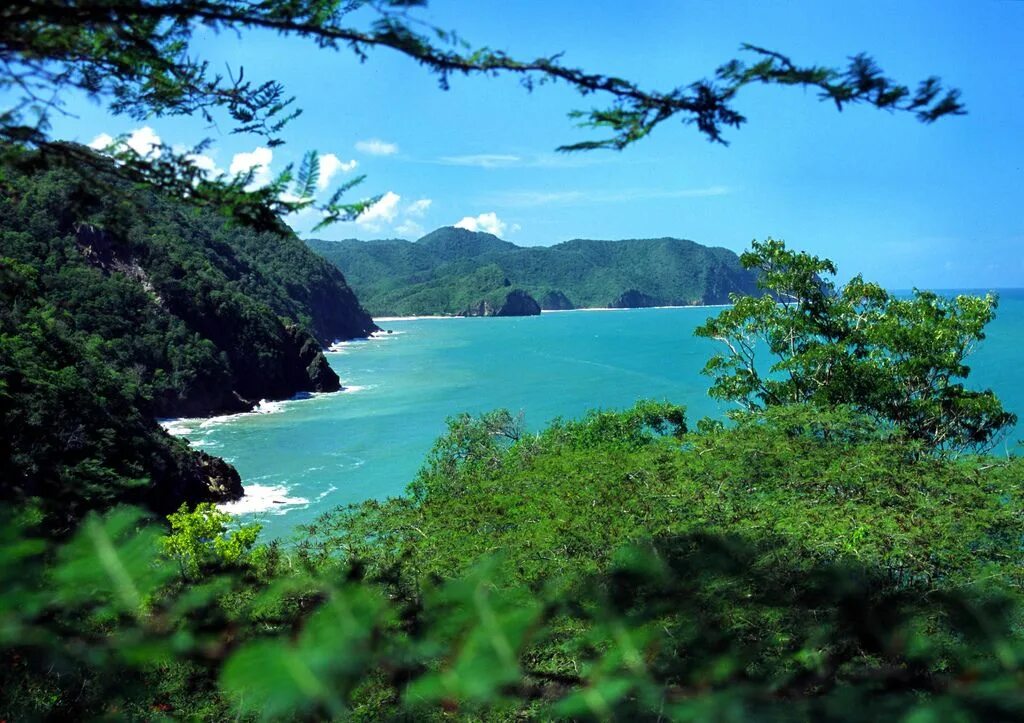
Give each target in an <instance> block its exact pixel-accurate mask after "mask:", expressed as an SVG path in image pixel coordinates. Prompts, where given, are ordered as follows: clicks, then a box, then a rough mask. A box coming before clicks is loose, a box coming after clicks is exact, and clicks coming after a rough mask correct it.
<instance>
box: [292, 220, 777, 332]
mask: <svg viewBox="0 0 1024 723" xmlns="http://www.w3.org/2000/svg"><path fill="white" fill-rule="evenodd" d="M307 243H309V246H310V248H312V249H313V250H314V251H316V252H317V253H319V254H321V255H322V256H323V257H324V258H326V259H327V260H329V261H331V262H332V263H334V264H335V265H336V266H337V267H338V268H340V269H342V270H343V271H344V272H345V277H346V278H347V279H348V280H349V282H350V283H351V284H352V288H353V289H354V290H355V291H356V293H357V294H358V295H359V299H360V300H361V301H362V302H363V304H364V305H365V306H366V308H367V309H368V310H369V311H370V312H371V313H373V314H374V315H377V316H392V315H393V316H415V315H430V314H461V313H464V312H465V310H466V309H468V308H470V307H472V306H473V305H475V304H478V303H479V302H480V301H483V300H486V301H489V302H490V303H491V304H492V305H493V306H495V308H497V307H498V306H500V300H501V299H502V298H504V295H505V294H507V293H508V291H509V290H510V289H521V290H523V291H526V292H527V293H528V294H530V295H531V296H532V297H533V298H534V299H535V300H536V301H537V302H538V304H539V305H540V307H541V308H543V309H573V308H578V309H582V308H605V307H622V308H632V307H642V306H685V305H690V304H724V303H728V301H729V294H731V293H741V294H750V293H755V292H757V282H756V277H755V276H754V275H753V274H752V273H750V272H749V271H747V270H745V269H744V268H743V267H742V266H741V265H740V263H739V258H738V257H737V256H736V254H734V253H733V252H731V251H729V250H727V249H723V248H708V247H706V246H701V245H700V244H697V243H694V242H693V241H686V240H683V239H671V238H664V239H635V240H625V241H588V240H583V239H576V240H573V241H566V242H565V243H560V244H556V245H554V246H550V247H522V246H516V245H515V244H511V243H509V242H507V241H502V240H501V239H499V238H498V237H496V236H493V235H491V234H487V233H482V232H473V231H467V230H465V229H459V228H452V227H445V228H439V229H437V230H436V231H433V232H431V233H429V234H427V235H426V236H424V237H423V238H421V239H420V240H418V241H416V242H408V241H402V240H391V241H357V240H348V241H316V240H313V241H308V242H307Z"/></svg>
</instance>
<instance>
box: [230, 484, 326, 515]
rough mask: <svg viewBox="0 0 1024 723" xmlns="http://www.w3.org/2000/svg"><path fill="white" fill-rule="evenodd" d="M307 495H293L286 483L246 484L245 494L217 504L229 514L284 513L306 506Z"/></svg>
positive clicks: (307, 502)
mask: <svg viewBox="0 0 1024 723" xmlns="http://www.w3.org/2000/svg"><path fill="white" fill-rule="evenodd" d="M308 505H309V500H308V499H306V498H305V497H291V496H290V495H289V494H288V488H287V487H285V486H284V485H260V484H247V485H245V495H243V496H242V498H241V499H238V500H235V501H233V502H224V503H222V504H219V505H217V509H219V510H221V511H222V512H227V513H228V514H229V515H251V514H253V513H256V512H270V513H273V514H275V515H283V514H286V513H288V512H290V511H291V510H293V509H295V508H298V507H306V506H308Z"/></svg>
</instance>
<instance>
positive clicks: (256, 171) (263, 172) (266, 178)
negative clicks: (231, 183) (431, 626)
mask: <svg viewBox="0 0 1024 723" xmlns="http://www.w3.org/2000/svg"><path fill="white" fill-rule="evenodd" d="M272 160H274V152H273V151H272V150H270V149H269V148H267V147H266V146H257V147H256V149H255V150H253V151H252V152H251V153H236V154H235V155H234V157H233V158H232V159H231V165H230V166H229V167H228V172H229V173H230V174H231V175H232V176H240V175H242V174H244V173H248V172H249V171H250V170H252V171H253V177H252V183H251V184H249V187H250V188H259V187H261V186H266V185H267V184H268V183H270V180H271V177H270V162H271V161H272Z"/></svg>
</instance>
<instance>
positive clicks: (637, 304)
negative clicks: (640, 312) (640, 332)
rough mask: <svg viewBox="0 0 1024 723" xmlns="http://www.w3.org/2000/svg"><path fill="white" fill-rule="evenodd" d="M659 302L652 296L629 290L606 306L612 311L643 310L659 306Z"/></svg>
mask: <svg viewBox="0 0 1024 723" xmlns="http://www.w3.org/2000/svg"><path fill="white" fill-rule="evenodd" d="M661 305H662V304H661V302H660V301H659V300H658V299H655V298H654V297H653V296H648V295H647V294H644V293H642V292H640V291H637V290H636V289H630V290H629V291H626V292H625V293H623V294H620V295H619V297H618V298H617V299H615V301H613V302H612V303H610V304H609V305H608V306H609V307H610V308H612V309H644V308H648V307H651V306H661Z"/></svg>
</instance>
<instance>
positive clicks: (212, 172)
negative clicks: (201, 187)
mask: <svg viewBox="0 0 1024 723" xmlns="http://www.w3.org/2000/svg"><path fill="white" fill-rule="evenodd" d="M185 158H187V159H188V160H189V162H191V163H192V165H193V166H195V167H196V168H198V169H199V170H200V171H203V173H204V174H205V175H207V176H219V175H220V174H221V169H220V168H218V167H217V162H216V161H215V160H213V158H212V157H210V156H208V155H206V154H205V153H190V154H188V155H187V156H185Z"/></svg>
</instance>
